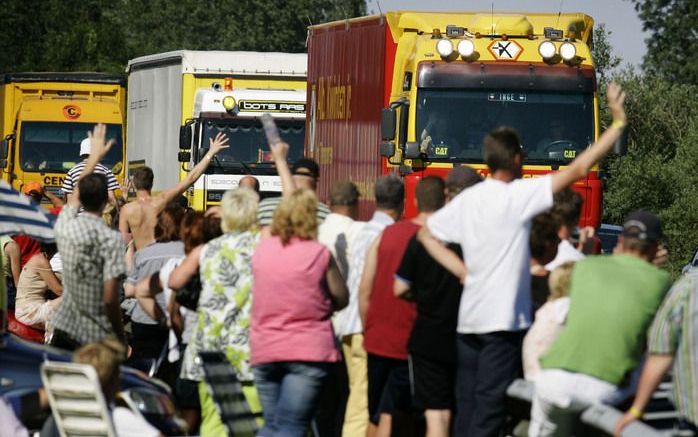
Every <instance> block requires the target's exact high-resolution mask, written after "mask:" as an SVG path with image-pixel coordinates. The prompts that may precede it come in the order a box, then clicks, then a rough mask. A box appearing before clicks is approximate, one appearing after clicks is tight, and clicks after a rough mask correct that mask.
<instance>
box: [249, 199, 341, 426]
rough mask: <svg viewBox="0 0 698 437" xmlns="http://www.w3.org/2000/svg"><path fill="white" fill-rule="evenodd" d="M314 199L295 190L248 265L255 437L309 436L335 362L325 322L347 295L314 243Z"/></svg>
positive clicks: (322, 250) (326, 255) (326, 252)
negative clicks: (260, 419)
mask: <svg viewBox="0 0 698 437" xmlns="http://www.w3.org/2000/svg"><path fill="white" fill-rule="evenodd" d="M316 208H317V198H316V197H315V194H314V193H313V192H312V191H308V190H296V191H294V192H293V193H291V194H290V195H289V196H288V197H285V198H284V199H283V200H282V201H281V203H280V204H279V206H278V208H277V209H276V211H275V212H274V219H273V221H272V225H271V235H272V236H271V237H269V238H267V239H264V240H262V241H261V243H259V245H258V246H257V249H256V250H255V253H254V255H253V257H252V275H253V278H254V282H253V289H252V322H251V326H250V348H251V363H252V366H253V372H254V377H255V383H256V385H257V391H258V392H259V398H260V401H261V403H262V408H263V409H264V429H262V431H261V432H260V433H259V435H260V436H264V437H272V436H280V435H283V436H299V437H302V436H304V435H305V434H306V432H307V428H308V425H309V423H310V420H311V418H312V417H313V415H314V413H315V409H316V407H317V403H318V399H319V395H320V389H321V387H322V384H323V382H324V381H325V379H326V377H327V375H328V371H329V369H330V365H331V363H334V362H336V361H339V360H340V354H339V350H338V349H337V346H336V344H335V340H334V333H333V331H332V323H331V321H330V316H331V315H332V312H333V311H335V310H339V309H341V308H343V307H345V306H346V304H347V302H348V292H347V288H346V286H345V284H344V279H343V278H342V275H341V274H340V273H339V270H338V268H337V265H336V263H335V261H334V259H333V258H332V255H331V254H330V252H329V250H327V248H325V246H323V245H322V244H320V243H318V242H317V241H315V239H316V238H317V219H316V215H315V211H316Z"/></svg>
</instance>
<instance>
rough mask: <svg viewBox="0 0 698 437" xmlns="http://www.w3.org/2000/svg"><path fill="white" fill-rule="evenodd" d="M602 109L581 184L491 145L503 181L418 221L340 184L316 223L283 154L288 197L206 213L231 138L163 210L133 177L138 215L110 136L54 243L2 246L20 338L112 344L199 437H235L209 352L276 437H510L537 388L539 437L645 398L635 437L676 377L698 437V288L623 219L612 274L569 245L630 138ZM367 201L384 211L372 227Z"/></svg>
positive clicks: (308, 180)
mask: <svg viewBox="0 0 698 437" xmlns="http://www.w3.org/2000/svg"><path fill="white" fill-rule="evenodd" d="M607 94H608V104H609V109H610V110H611V113H612V115H613V123H612V124H611V125H610V127H609V128H608V129H607V130H606V131H605V132H604V133H603V134H602V135H601V136H600V137H599V139H598V141H597V142H596V143H595V144H593V145H592V146H590V147H589V148H588V149H587V150H586V151H585V152H583V153H581V154H580V155H579V156H578V157H577V158H576V159H575V160H574V161H572V162H571V163H570V165H569V166H567V167H565V168H563V169H561V170H560V171H558V172H555V173H552V174H549V175H546V176H542V177H537V178H527V179H522V178H521V176H522V171H521V170H522V161H523V156H522V150H521V146H520V143H519V138H518V135H517V133H516V132H515V131H513V130H511V129H508V128H499V129H496V130H494V131H492V132H490V133H489V134H488V135H487V136H486V137H485V139H484V144H483V151H484V161H485V163H486V164H487V166H488V167H489V177H487V178H483V177H482V176H481V175H480V174H479V173H478V172H476V171H475V170H473V169H472V168H470V167H467V166H456V167H454V168H453V170H452V171H451V172H450V173H449V174H448V176H447V177H446V179H445V180H443V179H441V178H440V177H437V176H426V177H423V178H421V180H420V181H419V183H418V185H417V187H416V193H415V198H416V206H417V210H418V211H419V212H418V215H417V216H416V217H413V218H409V219H402V213H403V209H404V206H405V205H404V199H405V188H404V185H403V182H402V180H401V179H400V178H399V177H397V176H395V175H387V176H383V177H380V178H378V179H377V180H376V182H375V187H374V192H373V193H360V192H359V190H358V189H357V187H356V185H355V184H354V183H352V182H351V181H342V182H338V183H336V184H335V185H334V186H333V187H331V190H330V195H329V199H328V201H329V205H325V204H323V203H321V202H320V201H319V200H318V198H317V195H316V193H315V188H316V183H317V181H318V178H319V177H320V171H319V167H318V165H317V163H315V162H314V161H312V160H311V159H301V160H298V161H296V162H295V163H293V166H292V167H289V165H288V163H287V153H288V145H286V144H285V143H283V142H279V143H276V144H271V145H270V148H271V152H272V155H273V157H274V162H275V165H276V169H277V171H278V174H279V176H280V178H281V181H282V187H283V193H282V195H281V196H280V197H277V198H265V199H264V200H262V201H260V197H259V184H258V183H257V181H256V180H255V179H254V177H252V176H247V177H245V178H243V179H242V180H241V181H240V186H239V188H236V189H234V190H231V191H228V192H226V193H225V195H224V196H223V198H222V201H221V205H220V206H219V207H214V208H210V209H209V210H207V211H206V212H197V211H192V210H190V209H188V208H187V207H186V202H183V201H182V196H181V195H182V193H184V192H185V191H186V189H187V188H188V187H189V186H190V185H191V184H193V183H194V182H195V181H196V180H197V179H198V178H199V176H201V175H202V174H203V172H204V171H205V169H206V167H207V165H208V163H209V162H210V161H211V159H212V158H213V157H214V156H215V155H216V154H217V153H218V152H219V151H220V150H222V149H224V148H226V147H228V145H227V141H228V140H227V138H226V137H225V136H224V135H218V136H217V137H216V138H215V139H213V140H211V144H210V148H209V149H208V152H207V153H206V155H205V156H204V157H203V158H202V159H201V161H200V162H199V164H197V165H196V166H195V167H194V168H193V169H192V170H191V172H190V173H189V175H188V176H187V178H186V179H185V180H183V181H182V182H181V183H179V184H178V185H176V186H175V187H172V188H171V189H168V190H165V191H162V192H161V193H159V194H157V195H153V194H151V189H152V187H153V179H154V176H155V175H153V172H152V171H151V170H150V169H149V168H147V167H143V168H139V169H137V170H136V171H135V173H134V174H133V178H132V183H133V188H134V189H135V193H136V196H135V197H136V198H135V200H133V201H131V202H130V203H126V204H125V205H119V203H123V202H124V199H119V198H117V197H116V196H115V193H114V191H115V190H114V188H115V187H114V181H113V180H112V178H113V175H110V171H109V170H108V169H106V168H105V167H103V166H101V165H100V164H99V161H100V160H101V159H102V158H103V157H104V156H105V155H106V153H107V152H108V150H109V148H110V147H111V142H110V141H107V139H106V138H105V127H104V126H103V125H97V126H96V127H95V129H94V131H93V132H92V133H91V135H90V138H89V141H88V142H87V143H86V144H84V145H83V146H81V153H82V154H83V156H82V157H83V162H81V163H80V164H79V168H77V170H74V171H73V170H71V172H70V173H69V174H68V178H67V179H66V184H67V187H66V190H65V191H66V193H68V195H67V197H66V199H65V204H63V203H64V202H63V201H61V200H60V199H57V198H55V196H52V195H51V196H52V197H51V198H49V200H50V201H51V202H52V203H53V204H54V206H55V208H60V209H61V210H60V214H59V215H58V218H57V221H56V224H55V235H56V244H39V243H36V242H31V241H30V239H27V238H20V237H15V238H14V239H9V238H4V239H3V240H1V241H2V248H3V253H4V255H5V256H4V260H5V263H4V272H5V276H6V281H7V283H8V285H11V286H15V285H16V297H14V298H13V299H11V300H14V305H15V306H14V308H15V314H16V318H17V319H18V320H19V321H20V322H22V323H24V324H26V325H30V326H33V327H35V328H37V329H42V330H45V332H46V341H47V342H48V343H50V344H52V345H54V346H57V347H60V348H63V349H67V350H71V351H75V350H81V351H82V352H81V354H80V355H79V356H80V357H83V356H87V355H89V354H87V355H86V352H85V351H84V348H85V347H86V346H87V347H88V348H89V347H90V346H89V345H94V344H102V345H103V346H102V348H104V347H105V346H104V342H105V341H106V342H107V344H111V345H113V344H116V345H117V346H110V347H109V348H108V349H109V351H111V353H112V355H119V357H118V358H119V359H123V360H125V363H126V364H127V365H131V366H133V367H136V368H140V369H143V370H148V369H151V370H155V371H156V372H157V373H156V374H157V376H158V377H159V378H161V379H162V380H163V381H165V382H166V383H167V384H169V385H170V387H171V388H172V391H173V393H174V398H175V402H176V404H177V407H178V409H179V413H180V415H181V417H182V418H184V419H185V421H186V423H187V425H188V427H189V432H190V433H191V434H200V435H204V436H216V435H226V428H225V426H224V424H223V422H222V420H221V418H220V415H219V411H218V410H217V409H216V407H215V402H214V400H213V398H212V395H211V393H210V392H209V387H208V386H207V384H206V375H205V372H204V368H203V363H202V360H201V357H200V356H199V353H201V352H210V351H216V352H220V353H222V354H223V355H224V356H225V357H226V359H227V361H228V363H229V365H230V366H231V369H232V370H233V372H234V374H235V376H236V378H237V380H238V381H239V383H240V385H241V389H242V393H243V395H244V397H245V399H246V400H247V403H248V404H249V406H250V409H251V411H252V412H253V413H257V414H259V415H261V416H262V417H263V420H261V421H260V423H262V425H261V429H260V430H259V432H258V434H257V435H259V436H264V437H272V436H304V435H307V432H308V430H309V429H310V428H311V425H312V428H313V430H314V432H315V433H316V435H320V436H340V435H341V436H345V437H355V436H361V437H363V436H367V437H386V436H390V435H400V436H409V435H425V434H426V435H427V436H429V437H441V436H444V437H445V436H449V435H455V436H471V437H472V436H498V435H502V433H503V432H505V430H507V427H509V426H510V425H511V424H510V423H508V422H507V420H506V419H507V411H506V402H505V401H506V390H507V388H508V387H509V385H510V384H511V383H512V382H513V381H514V380H515V379H516V378H519V377H522V376H523V377H525V378H526V379H528V380H530V381H532V382H534V384H535V396H534V402H533V406H532V410H531V421H530V427H529V430H528V435H531V436H569V435H572V434H573V429H574V426H575V422H576V420H577V416H578V413H579V412H580V411H581V410H582V409H584V408H586V407H587V406H588V405H591V404H594V403H608V404H611V405H623V404H622V403H623V402H627V401H628V400H629V399H632V398H633V394H634V393H636V392H637V396H636V397H635V400H634V402H633V403H632V406H631V407H630V408H629V409H628V411H627V413H626V414H625V415H624V416H623V418H622V420H621V421H620V422H619V423H618V425H617V430H616V432H617V433H620V432H621V430H622V429H623V427H625V426H626V425H627V424H628V423H630V422H632V421H634V420H638V419H640V418H641V417H642V414H643V411H644V409H645V407H646V405H647V403H648V401H649V399H650V397H651V395H652V393H653V391H654V390H655V388H656V387H657V385H658V384H659V382H660V381H661V379H662V377H663V376H664V375H665V374H666V372H668V371H669V370H670V369H671V367H672V365H673V369H674V378H675V381H676V383H675V384H674V389H675V403H676V406H677V409H678V411H679V414H680V416H681V418H682V420H683V421H684V422H685V426H686V427H687V428H689V429H692V430H693V431H695V423H696V420H697V419H698V417H697V415H698V408H697V407H696V406H697V405H698V390H697V389H696V382H695V378H693V377H692V375H693V372H694V369H695V368H696V365H695V364H696V359H697V357H698V349H697V348H698V344H696V342H695V339H694V337H695V336H694V335H693V334H694V333H695V332H696V326H695V323H696V320H697V319H696V310H697V309H698V308H696V298H695V296H696V291H698V288H697V287H698V282H697V281H698V279H697V278H698V277H697V276H696V275H695V274H689V275H687V276H685V277H684V278H682V279H681V280H680V281H679V282H678V283H677V284H676V285H674V287H673V288H671V284H670V276H669V274H668V273H666V272H664V271H663V270H661V269H660V268H658V267H657V266H656V264H660V263H661V262H662V259H663V258H664V257H665V255H666V254H665V252H664V251H663V250H662V248H661V244H660V243H661V240H662V237H663V234H662V228H661V224H660V221H659V219H658V218H657V217H656V216H655V215H654V214H652V213H649V212H646V211H636V212H634V213H632V214H630V215H629V216H628V217H627V219H626V221H625V222H624V224H623V232H622V235H621V236H620V238H619V243H618V247H617V249H616V252H615V253H614V255H612V256H603V257H600V256H587V255H588V253H589V252H590V250H591V248H590V245H592V244H590V243H593V239H592V238H590V237H591V235H590V232H589V231H588V230H586V229H584V230H582V232H580V233H579V236H575V235H574V234H575V229H576V226H577V222H578V220H579V216H580V213H581V197H580V196H579V195H578V194H576V193H575V192H574V191H573V190H572V189H571V188H569V187H570V186H571V185H572V184H573V183H574V182H575V181H577V180H578V179H579V178H581V177H583V176H585V175H586V174H587V172H588V171H589V169H590V168H591V167H592V166H593V165H595V164H596V163H597V162H598V161H599V160H600V159H602V158H603V157H604V156H605V155H606V154H607V153H608V152H609V150H610V149H611V148H612V146H613V144H614V142H615V141H616V140H617V139H618V138H619V136H620V134H621V132H622V130H623V128H624V127H625V124H626V119H625V112H624V109H623V104H624V99H625V95H624V93H623V92H622V91H621V90H620V89H619V88H618V87H616V86H615V85H611V86H609V89H608V93H607ZM25 193H26V194H28V195H31V196H34V197H36V198H37V199H41V197H42V196H43V195H50V194H49V193H44V192H43V190H42V189H41V187H40V186H38V187H35V186H31V187H27V188H25ZM362 195H364V196H370V197H372V198H373V199H375V212H374V213H373V216H372V217H371V218H370V220H369V221H367V222H362V221H359V220H358V212H359V202H360V198H361V196H362ZM109 205H117V206H116V207H111V206H109ZM670 288H671V289H670ZM105 339H106V340H105ZM119 344H120V345H122V346H123V347H121V346H119ZM92 347H95V346H92ZM88 350H89V349H88ZM97 350H100V349H99V347H97ZM114 351H116V352H114ZM645 352H647V358H646V359H644V366H643V365H642V363H643V357H644V356H645ZM94 353H97V352H94ZM83 362H90V361H89V359H87V361H84V360H83ZM112 373H113V372H112ZM110 375H111V373H110ZM110 381H111V382H110V383H109V387H105V388H104V389H105V390H106V391H108V392H109V393H108V395H109V396H110V397H113V393H112V392H113V390H114V387H113V378H112V380H110ZM105 393H106V392H105ZM117 428H118V424H117ZM118 432H119V430H118V429H117V433H118ZM141 432H142V434H141V435H157V430H154V429H152V428H146V427H145V425H144V427H143V428H142V429H141Z"/></svg>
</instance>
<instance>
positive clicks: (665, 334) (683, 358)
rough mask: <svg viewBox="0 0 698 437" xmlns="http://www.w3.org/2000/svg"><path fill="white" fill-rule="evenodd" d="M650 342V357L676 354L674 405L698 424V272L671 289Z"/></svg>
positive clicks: (651, 333) (655, 320)
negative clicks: (652, 355)
mask: <svg viewBox="0 0 698 437" xmlns="http://www.w3.org/2000/svg"><path fill="white" fill-rule="evenodd" d="M647 343H648V345H647V348H648V350H649V353H651V354H656V355H674V368H673V377H674V381H673V382H674V383H673V401H674V405H676V408H677V409H678V411H679V416H680V417H682V418H684V419H687V420H689V421H690V422H692V423H694V424H695V423H698V269H693V271H691V272H689V273H687V274H685V275H683V277H682V278H681V279H680V280H679V281H678V282H676V284H674V286H673V287H672V288H671V290H669V293H668V294H667V297H666V299H665V300H664V303H663V304H662V306H661V307H660V308H659V311H658V312H657V315H656V316H655V318H654V322H653V323H652V327H651V328H650V330H649V334H648V339H647Z"/></svg>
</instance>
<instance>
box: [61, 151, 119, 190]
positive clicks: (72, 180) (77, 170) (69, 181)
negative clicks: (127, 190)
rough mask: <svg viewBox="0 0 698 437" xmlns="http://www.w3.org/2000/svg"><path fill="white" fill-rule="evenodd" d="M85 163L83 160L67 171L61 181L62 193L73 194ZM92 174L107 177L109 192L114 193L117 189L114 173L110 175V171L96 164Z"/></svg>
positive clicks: (117, 184)
mask: <svg viewBox="0 0 698 437" xmlns="http://www.w3.org/2000/svg"><path fill="white" fill-rule="evenodd" d="M86 163H87V160H86V159H85V160H83V161H82V162H81V163H79V164H77V165H76V166H75V167H73V168H71V169H70V170H68V174H66V175H65V180H64V181H63V193H65V194H70V193H72V192H73V190H74V189H75V184H76V183H77V182H78V179H80V174H81V173H82V169H83V168H85V164H86ZM94 173H99V174H103V175H104V176H106V177H107V189H108V190H109V191H116V190H118V189H119V183H118V182H116V178H115V177H114V173H112V171H111V170H109V169H108V168H107V167H105V166H103V165H102V164H100V163H97V165H96V166H95V169H94Z"/></svg>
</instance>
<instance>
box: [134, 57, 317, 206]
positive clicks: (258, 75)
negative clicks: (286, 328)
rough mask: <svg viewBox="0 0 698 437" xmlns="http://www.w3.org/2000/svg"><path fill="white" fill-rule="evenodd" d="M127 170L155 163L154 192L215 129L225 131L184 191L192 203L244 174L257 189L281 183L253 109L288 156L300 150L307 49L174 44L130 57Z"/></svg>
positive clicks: (193, 157) (179, 172)
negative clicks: (218, 148)
mask: <svg viewBox="0 0 698 437" xmlns="http://www.w3.org/2000/svg"><path fill="white" fill-rule="evenodd" d="M126 71H127V73H128V106H127V110H128V116H127V152H126V153H127V159H128V170H129V173H132V172H133V170H135V169H136V168H138V167H140V166H143V165H147V166H149V167H151V168H152V169H153V172H154V174H155V181H154V187H153V191H155V192H157V191H160V190H162V189H164V188H166V187H170V186H172V185H174V184H175V183H177V182H178V181H179V180H180V179H181V178H183V177H185V176H186V171H187V170H188V169H189V168H191V166H193V165H195V164H196V162H198V159H199V158H200V157H202V156H203V154H204V153H205V149H206V148H207V147H208V139H209V138H211V137H212V136H215V134H216V133H217V132H224V133H225V134H226V135H228V136H229V137H230V148H228V149H226V150H224V151H223V152H221V153H220V154H219V156H218V159H216V160H214V163H212V164H211V166H210V167H209V171H207V174H206V175H204V176H203V177H201V178H200V179H199V181H197V183H196V185H195V189H193V190H190V192H189V193H188V197H189V199H190V203H191V204H192V206H193V207H195V208H196V209H205V208H206V207H208V206H211V205H214V204H217V203H218V201H219V200H220V197H221V195H222V193H223V192H224V191H225V188H234V187H235V186H237V182H238V181H239V180H240V179H241V178H242V177H243V176H244V175H246V174H251V175H253V176H255V177H257V179H258V180H259V181H260V185H261V188H262V191H263V192H262V194H263V195H269V194H272V193H277V192H279V191H280V183H279V181H278V176H276V172H275V169H274V167H273V164H272V163H271V162H270V157H269V154H268V153H267V152H266V151H267V150H268V149H267V148H266V144H264V143H265V142H264V141H263V135H262V130H261V124H260V122H259V117H260V116H261V115H262V114H263V113H265V112H269V113H271V114H272V115H273V116H274V117H275V118H276V121H277V123H278V125H279V128H280V130H281V132H282V136H284V139H285V140H286V141H287V142H289V144H290V146H291V152H290V154H289V156H290V160H293V159H297V158H299V157H301V156H302V155H303V145H304V140H305V106H306V72H307V56H306V55H305V54H291V53H258V52H226V51H188V50H179V51H173V52H167V53H160V54H155V55H149V56H143V57H140V58H136V59H132V60H130V61H129V62H128V67H127V69H126Z"/></svg>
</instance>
